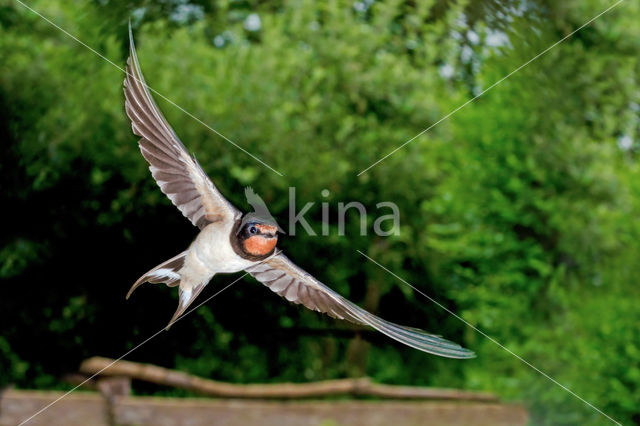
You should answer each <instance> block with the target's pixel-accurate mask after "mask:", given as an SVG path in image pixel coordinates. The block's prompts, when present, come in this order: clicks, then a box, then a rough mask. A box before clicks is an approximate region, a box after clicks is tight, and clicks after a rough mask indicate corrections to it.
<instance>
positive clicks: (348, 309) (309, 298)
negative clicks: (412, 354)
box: [247, 253, 475, 358]
mask: <svg viewBox="0 0 640 426" xmlns="http://www.w3.org/2000/svg"><path fill="white" fill-rule="evenodd" d="M247 272H249V273H250V274H251V275H252V276H253V277H254V278H256V279H257V280H258V281H260V282H261V283H263V284H264V285H266V286H267V287H269V288H270V289H271V290H272V291H273V292H275V293H277V294H279V295H280V296H282V297H284V298H285V299H287V300H289V301H290V302H293V303H297V304H302V305H304V306H306V307H307V308H309V309H312V310H314V311H318V312H323V313H326V314H328V315H330V316H332V317H334V318H338V319H344V320H347V321H350V322H353V323H356V324H363V325H368V326H370V327H373V328H374V329H376V330H378V331H380V332H381V333H384V334H386V335H387V336H389V337H391V338H392V339H395V340H397V341H399V342H401V343H404V344H405V345H408V346H411V347H413V348H415V349H418V350H421V351H423V352H428V353H431V354H434V355H439V356H443V357H448V358H473V357H474V356H475V355H474V353H473V352H471V351H470V350H468V349H465V348H463V347H462V346H460V345H458V344H457V343H453V342H450V341H448V340H445V339H443V338H442V337H440V336H436V335H433V334H429V333H426V332H425V331H422V330H420V329H417V328H412V327H405V326H402V325H398V324H394V323H392V322H389V321H385V320H383V319H382V318H380V317H377V316H375V315H373V314H371V313H369V312H367V311H365V310H364V309H362V308H360V307H359V306H358V305H356V304H354V303H352V302H350V301H349V300H347V299H345V298H344V297H342V296H340V295H339V294H338V293H336V292H335V291H333V290H331V289H330V288H329V287H327V286H326V285H324V284H322V283H321V282H320V281H318V280H316V279H315V278H314V277H313V276H311V275H310V274H309V273H307V272H305V271H304V270H303V269H301V268H300V267H298V266H296V265H295V264H294V263H293V262H291V260H289V259H288V258H287V257H286V256H285V255H284V254H282V253H280V254H277V255H276V256H274V257H272V258H270V259H269V260H267V261H265V262H263V263H259V264H257V265H254V266H252V267H250V268H247Z"/></svg>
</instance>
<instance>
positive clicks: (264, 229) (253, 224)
mask: <svg viewBox="0 0 640 426" xmlns="http://www.w3.org/2000/svg"><path fill="white" fill-rule="evenodd" d="M237 236H238V240H239V243H240V247H241V249H242V251H244V252H245V253H246V254H247V255H249V256H251V257H254V258H265V257H267V256H269V255H270V254H271V253H273V250H274V249H275V247H276V243H277V242H278V227H277V225H274V224H270V223H267V222H266V221H262V220H260V219H259V218H254V219H251V220H248V221H246V222H244V223H243V224H242V226H241V227H240V229H238V234H237Z"/></svg>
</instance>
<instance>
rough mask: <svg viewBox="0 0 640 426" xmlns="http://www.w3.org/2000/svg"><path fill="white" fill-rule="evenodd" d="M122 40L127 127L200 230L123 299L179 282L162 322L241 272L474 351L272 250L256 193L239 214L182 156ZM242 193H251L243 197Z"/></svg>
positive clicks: (397, 332)
mask: <svg viewBox="0 0 640 426" xmlns="http://www.w3.org/2000/svg"><path fill="white" fill-rule="evenodd" d="M129 39H130V50H131V51H130V56H129V59H128V60H127V70H126V71H127V76H126V78H125V80H124V95H125V109H126V113H127V116H128V117H129V119H130V120H131V127H132V129H133V133H134V134H135V135H137V136H139V137H140V140H139V142H138V144H139V147H140V151H141V152H142V156H143V157H144V158H145V159H146V160H147V162H148V163H149V169H150V171H151V175H152V176H153V178H154V179H155V181H156V182H157V184H158V186H160V190H161V191H162V192H163V193H164V194H165V195H166V196H167V197H169V199H170V200H171V202H172V203H173V204H174V205H175V206H176V207H177V208H178V209H179V210H180V211H181V212H182V214H183V215H184V216H185V217H186V218H187V219H189V220H190V221H191V223H192V224H193V225H195V226H196V227H198V228H199V229H200V232H199V234H198V236H197V237H196V238H195V240H194V241H193V242H192V243H191V245H190V246H189V248H187V249H186V250H185V251H183V252H182V253H180V254H178V255H177V256H175V257H172V258H171V259H169V260H167V261H165V262H163V263H161V264H159V265H158V266H156V267H155V268H153V269H151V270H150V271H148V272H147V273H145V274H144V275H143V276H142V277H140V278H139V279H138V280H137V281H136V282H135V283H134V284H133V286H132V287H131V289H130V290H129V293H128V294H127V299H128V298H129V296H131V293H132V292H133V291H134V290H135V289H136V288H137V287H138V286H140V285H141V284H143V283H145V282H150V283H164V284H166V285H167V286H169V287H178V292H179V302H178V309H177V310H176V312H175V314H174V315H173V318H171V321H170V322H169V324H168V326H167V328H169V327H170V326H171V325H172V324H173V323H174V322H175V321H176V320H177V319H178V318H179V317H180V316H181V315H182V314H183V313H184V312H185V310H186V309H187V307H188V306H189V305H190V304H191V303H192V302H193V301H194V300H195V298H196V297H197V296H198V294H199V293H200V292H201V291H202V289H203V288H204V287H205V286H206V285H207V283H209V281H210V280H211V279H212V278H213V276H214V275H216V274H220V273H233V272H240V271H246V272H248V273H249V274H251V275H252V276H253V277H254V278H255V279H257V280H258V281H259V282H261V283H262V284H264V285H265V286H267V287H268V288H269V289H270V290H272V291H273V292H275V293H277V294H278V295H280V296H282V297H284V298H285V299H287V300H288V301H290V302H293V303H296V304H301V305H304V306H305V307H307V308H309V309H312V310H314V311H318V312H323V313H325V314H328V315H330V316H332V317H334V318H337V319H341V320H347V321H350V322H353V323H356V324H362V325H367V326H370V327H373V328H374V329H376V330H378V331H379V332H381V333H384V334H385V335H387V336H388V337H391V338H392V339H395V340H397V341H398V342H401V343H404V344H405V345H408V346H411V347H413V348H415V349H418V350H421V351H424V352H427V353H431V354H435V355H439V356H443V357H448V358H472V357H474V356H475V355H474V353H473V352H471V351H470V350H468V349H465V348H463V347H461V346H460V345H458V344H456V343H453V342H450V341H448V340H445V339H443V338H442V337H439V336H436V335H433V334H428V333H426V332H424V331H422V330H419V329H417V328H412V327H405V326H402V325H398V324H394V323H391V322H389V321H385V320H383V319H382V318H379V317H377V316H375V315H373V314H371V313H369V312H367V311H365V310H364V309H362V308H360V307H359V306H357V305H356V304H354V303H352V302H350V301H349V300H347V299H345V298H344V297H342V296H341V295H339V294H338V293H336V292H335V291H333V290H331V289H330V288H329V287H327V286H326V285H325V284H323V283H321V282H320V281H318V280H317V279H316V278H314V277H313V276H311V275H310V274H309V273H307V272H305V271H304V270H302V269H301V268H300V267H298V266H296V265H295V264H294V263H293V262H292V261H291V260H289V258H287V257H286V256H285V255H284V254H283V253H282V251H280V250H277V249H276V243H277V241H278V229H279V227H278V225H277V224H276V223H275V220H273V218H272V217H271V215H270V214H269V213H268V210H267V209H266V205H264V202H263V201H262V199H260V198H259V197H257V195H256V196H255V197H253V195H255V193H254V192H253V190H251V191H247V198H249V200H248V201H249V202H250V203H251V204H252V205H253V207H254V210H256V212H255V213H249V214H243V213H242V212H241V211H239V210H238V209H236V208H235V207H234V206H233V205H232V204H231V203H230V202H229V201H227V200H226V199H225V197H224V196H223V195H222V194H221V193H220V191H218V189H217V188H216V186H215V185H214V184H213V182H212V181H211V180H210V179H209V177H208V176H207V175H206V173H205V172H204V170H203V169H202V167H200V165H199V164H198V162H197V161H196V159H195V157H192V156H190V155H189V153H188V152H187V149H186V148H185V146H184V144H183V143H182V142H181V141H180V139H179V138H178V136H177V135H176V134H175V132H174V131H173V129H172V128H171V126H170V125H169V123H168V122H167V120H166V119H165V118H164V116H163V115H162V113H161V112H160V109H159V108H158V106H157V105H156V103H155V102H154V100H153V98H152V97H151V94H150V92H149V90H148V87H147V85H146V83H145V81H144V78H143V76H142V72H141V71H140V64H139V63H138V57H137V55H136V49H135V45H134V42H133V36H132V33H131V28H129ZM249 192H250V193H251V194H253V195H251V196H249ZM256 197H257V198H256ZM258 200H259V201H258ZM265 211H266V217H265Z"/></svg>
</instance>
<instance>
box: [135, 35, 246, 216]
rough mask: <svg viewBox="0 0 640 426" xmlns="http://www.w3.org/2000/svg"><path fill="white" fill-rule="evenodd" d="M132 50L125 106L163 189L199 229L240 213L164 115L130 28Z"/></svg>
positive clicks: (154, 176) (150, 166)
mask: <svg viewBox="0 0 640 426" xmlns="http://www.w3.org/2000/svg"><path fill="white" fill-rule="evenodd" d="M129 40H130V48H131V53H130V56H129V59H128V60H127V77H126V78H125V80H124V96H125V109H126V111H127V116H129V119H130V120H131V128H132V129H133V133H135V134H136V135H137V136H140V137H141V139H140V141H139V142H138V144H139V145H140V151H141V152H142V155H143V156H144V158H145V159H146V160H147V162H148V163H149V170H151V175H152V176H153V178H154V179H155V180H156V182H157V183H158V185H159V186H160V189H161V190H162V192H164V193H165V195H166V196H167V197H169V199H170V200H171V202H173V204H174V205H175V206H176V207H177V208H178V209H180V211H181V212H182V214H183V215H184V216H185V217H186V218H188V219H189V220H190V221H191V223H193V224H194V225H195V226H197V227H198V228H200V229H202V228H204V227H205V226H207V225H208V224H209V223H211V222H216V221H219V220H234V219H236V218H238V217H240V216H241V213H240V211H238V210H237V209H236V208H235V207H234V206H233V205H232V204H231V203H229V202H228V201H227V200H226V199H225V198H224V197H223V196H222V194H221V193H220V191H218V189H217V188H216V187H215V185H214V184H213V182H211V180H210V179H209V177H208V176H207V175H206V173H205V172H204V170H202V167H200V164H198V162H197V161H196V159H195V158H193V157H191V156H190V155H189V154H188V152H187V149H186V148H185V146H184V145H183V144H182V142H181V141H180V139H178V136H176V134H175V132H174V131H173V129H172V128H171V126H170V125H169V123H168V122H167V120H166V119H165V118H164V116H163V115H162V113H161V112H160V110H159V109H158V106H157V105H156V103H155V102H154V100H153V98H152V97H151V94H150V93H149V90H148V89H147V85H146V83H145V82H144V77H143V76H142V72H141V71H140V64H139V63H138V56H137V55H136V47H135V45H134V43H133V36H132V34H131V27H129Z"/></svg>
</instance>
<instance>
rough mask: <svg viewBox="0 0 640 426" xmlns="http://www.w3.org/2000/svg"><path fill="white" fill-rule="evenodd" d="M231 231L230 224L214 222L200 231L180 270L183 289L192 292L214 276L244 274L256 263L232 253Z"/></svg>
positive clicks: (231, 224)
mask: <svg viewBox="0 0 640 426" xmlns="http://www.w3.org/2000/svg"><path fill="white" fill-rule="evenodd" d="M232 228H233V223H232V222H215V223H211V224H209V225H207V226H206V227H205V228H204V229H203V230H202V231H200V233H199V234H198V236H197V237H196V239H195V241H194V242H193V243H192V244H191V246H190V247H189V249H188V250H187V255H186V257H185V261H184V266H183V267H182V269H180V271H179V274H180V278H181V281H180V288H181V289H182V290H184V291H187V290H188V291H191V289H192V288H193V287H194V286H196V285H198V284H206V283H208V282H209V280H211V278H212V277H213V276H214V275H215V274H218V273H232V272H239V271H243V270H245V269H246V268H248V267H249V266H251V265H254V264H256V263H257V262H255V261H251V260H247V259H243V258H242V257H240V256H239V255H238V254H236V252H235V251H234V250H233V247H231V241H230V239H229V236H230V235H231V230H232Z"/></svg>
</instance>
